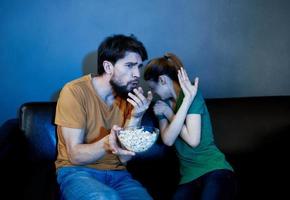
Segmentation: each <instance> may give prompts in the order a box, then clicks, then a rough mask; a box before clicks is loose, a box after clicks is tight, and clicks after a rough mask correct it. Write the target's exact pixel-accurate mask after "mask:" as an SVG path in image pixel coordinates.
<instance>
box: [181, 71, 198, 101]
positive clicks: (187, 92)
mask: <svg viewBox="0 0 290 200" xmlns="http://www.w3.org/2000/svg"><path fill="white" fill-rule="evenodd" d="M177 75H178V80H179V84H180V87H181V89H182V91H183V93H184V99H183V101H186V102H187V103H189V104H191V103H192V101H193V100H194V98H195V96H196V93H197V90H198V78H195V80H194V85H192V84H191V82H190V80H189V78H188V75H187V73H186V71H185V70H184V69H183V68H181V69H180V70H178V74H177Z"/></svg>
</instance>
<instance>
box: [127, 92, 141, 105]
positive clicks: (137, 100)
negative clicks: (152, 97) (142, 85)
mask: <svg viewBox="0 0 290 200" xmlns="http://www.w3.org/2000/svg"><path fill="white" fill-rule="evenodd" d="M134 90H136V89H134ZM135 93H136V92H135ZM128 96H129V97H130V98H131V99H132V100H133V101H135V102H136V103H137V105H139V106H142V104H143V103H142V101H141V100H140V98H139V97H137V96H136V95H134V94H132V93H131V92H129V93H128Z"/></svg>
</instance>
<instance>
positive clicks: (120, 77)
mask: <svg viewBox="0 0 290 200" xmlns="http://www.w3.org/2000/svg"><path fill="white" fill-rule="evenodd" d="M142 66H143V64H142V59H141V56H140V55H139V54H138V53H134V52H126V54H125V57H124V58H121V59H119V60H117V62H116V63H115V65H114V73H113V76H112V78H111V81H110V83H111V85H112V87H113V89H114V91H115V92H116V93H117V94H118V95H120V96H123V97H127V94H128V92H130V91H132V90H133V89H134V88H136V87H138V84H139V78H140V71H139V68H140V67H142Z"/></svg>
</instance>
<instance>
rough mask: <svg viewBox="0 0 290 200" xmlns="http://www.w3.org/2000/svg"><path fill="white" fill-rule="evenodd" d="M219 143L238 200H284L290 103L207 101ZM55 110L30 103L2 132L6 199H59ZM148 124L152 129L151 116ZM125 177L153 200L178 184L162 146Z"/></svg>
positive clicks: (289, 99)
mask: <svg viewBox="0 0 290 200" xmlns="http://www.w3.org/2000/svg"><path fill="white" fill-rule="evenodd" d="M206 102H207V105H208V109H209V112H210V114H211V119H212V124H213V129H214V133H215V138H216V143H217V145H218V146H219V148H220V149H221V150H222V151H223V152H224V153H225V155H226V157H227V159H228V161H229V162H230V163H231V164H232V166H233V168H234V169H235V172H236V178H237V185H238V187H237V198H236V199H282V197H283V199H285V198H286V199H287V197H288V198H289V196H290V195H289V194H288V192H287V189H288V188H287V184H286V183H284V181H283V179H285V180H286V182H287V181H288V178H289V171H288V170H289V165H288V164H287V157H288V143H289V139H290V137H289V134H290V96H280V97H248V98H223V99H207V100H206ZM55 105H56V104H55V102H38V103H37V102H30V103H25V104H23V105H22V106H21V108H20V115H19V116H20V117H19V119H11V120H8V121H7V122H5V123H4V124H3V125H2V127H1V132H0V133H1V137H0V161H1V166H0V170H1V171H0V176H1V180H0V181H1V185H3V186H4V187H2V189H3V192H4V194H5V193H7V194H8V195H9V198H8V199H15V198H16V197H18V196H20V197H21V198H23V199H30V200H32V199H37V200H41V199H58V198H59V192H58V185H57V183H56V179H55V167H54V160H55V157H56V143H57V139H56V133H55V125H54V123H53V119H54V114H55ZM142 123H143V124H147V125H155V126H156V119H155V118H154V117H153V113H152V110H151V109H150V110H149V111H148V112H147V113H146V115H145V117H144V119H143V122H142ZM128 169H129V170H130V171H131V172H132V174H133V176H134V177H136V179H138V180H139V181H140V182H141V183H142V184H143V185H144V186H145V187H146V188H147V189H148V191H149V192H150V193H151V194H152V196H153V197H154V199H169V197H170V195H171V193H172V192H173V191H174V188H175V187H176V184H177V183H178V176H179V174H178V161H177V159H176V157H175V153H174V149H173V148H170V147H167V146H165V145H163V143H162V142H161V140H160V139H159V140H158V142H157V143H156V144H155V145H154V146H153V147H152V148H151V149H150V150H149V151H147V152H146V153H143V154H140V155H137V156H136V157H135V158H134V159H133V160H132V161H130V163H129V164H128Z"/></svg>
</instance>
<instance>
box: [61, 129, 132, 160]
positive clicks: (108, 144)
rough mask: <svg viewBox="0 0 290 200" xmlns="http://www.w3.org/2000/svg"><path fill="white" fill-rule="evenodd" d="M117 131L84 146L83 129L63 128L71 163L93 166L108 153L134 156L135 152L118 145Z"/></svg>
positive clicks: (113, 130) (112, 131)
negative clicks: (92, 164)
mask: <svg viewBox="0 0 290 200" xmlns="http://www.w3.org/2000/svg"><path fill="white" fill-rule="evenodd" d="M116 129H117V127H116V126H114V127H113V128H112V130H111V132H110V134H109V135H107V136H105V137H104V138H102V139H101V140H99V141H97V142H94V143H91V144H84V130H83V129H76V128H67V127H61V132H62V136H63V138H64V141H65V144H66V149H67V154H68V157H69V160H70V162H71V163H72V164H75V165H86V164H91V163H95V162H96V161H97V160H99V159H100V158H102V157H103V156H104V155H105V154H106V153H113V154H116V155H118V156H119V157H120V156H121V157H122V156H123V157H128V156H132V155H134V153H133V152H130V151H126V150H123V149H121V148H120V147H119V146H118V145H117V142H116V135H115V131H116ZM120 161H121V162H126V160H124V159H121V158H120Z"/></svg>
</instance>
